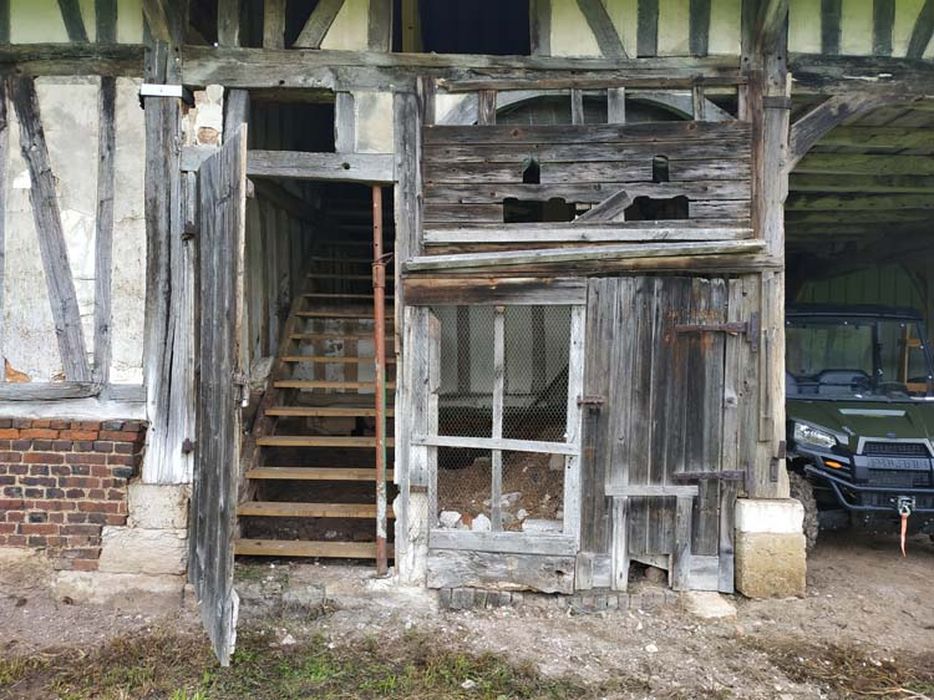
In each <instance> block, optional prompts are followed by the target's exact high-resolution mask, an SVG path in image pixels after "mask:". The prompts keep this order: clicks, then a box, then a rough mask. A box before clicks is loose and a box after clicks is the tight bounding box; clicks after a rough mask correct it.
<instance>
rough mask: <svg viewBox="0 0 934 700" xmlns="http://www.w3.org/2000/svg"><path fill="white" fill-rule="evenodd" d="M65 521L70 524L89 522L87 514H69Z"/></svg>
mask: <svg viewBox="0 0 934 700" xmlns="http://www.w3.org/2000/svg"><path fill="white" fill-rule="evenodd" d="M65 520H67V521H68V522H69V523H86V522H87V521H88V514H87V513H68V514H67V515H66V516H65Z"/></svg>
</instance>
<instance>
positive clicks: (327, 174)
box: [247, 150, 393, 184]
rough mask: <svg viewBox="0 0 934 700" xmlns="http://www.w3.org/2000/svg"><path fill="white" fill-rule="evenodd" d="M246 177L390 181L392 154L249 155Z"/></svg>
mask: <svg viewBox="0 0 934 700" xmlns="http://www.w3.org/2000/svg"><path fill="white" fill-rule="evenodd" d="M247 174H248V175H250V176H255V177H288V178H296V179H303V180H327V181H331V182H371V183H372V182H383V183H387V184H389V183H391V182H392V181H393V158H392V156H391V155H380V154H365V153H306V152H303V151H259V150H253V151H250V152H249V156H248V160H247Z"/></svg>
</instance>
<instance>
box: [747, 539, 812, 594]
mask: <svg viewBox="0 0 934 700" xmlns="http://www.w3.org/2000/svg"><path fill="white" fill-rule="evenodd" d="M735 570H736V589H737V590H738V591H739V592H740V593H742V594H743V595H745V596H747V597H749V598H788V597H791V596H803V595H804V591H805V585H806V583H805V575H806V573H807V564H806V560H805V551H804V534H803V533H801V532H785V533H775V532H737V533H736V543H735Z"/></svg>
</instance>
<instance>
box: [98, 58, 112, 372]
mask: <svg viewBox="0 0 934 700" xmlns="http://www.w3.org/2000/svg"><path fill="white" fill-rule="evenodd" d="M116 98H117V81H116V79H115V78H112V77H107V76H104V77H102V78H101V84H100V93H99V96H98V147H97V152H98V164H97V216H96V229H95V234H96V235H95V244H94V245H95V258H94V269H95V278H94V376H95V378H96V379H97V381H99V382H102V383H104V384H106V383H107V382H108V381H109V379H110V360H111V325H112V323H113V313H112V295H113V290H112V288H111V282H112V278H113V272H112V267H113V235H114V231H113V229H114V170H115V166H114V155H115V154H114V150H115V147H116V127H115V124H114V112H115V109H116Z"/></svg>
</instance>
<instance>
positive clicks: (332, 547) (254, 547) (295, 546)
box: [234, 539, 392, 559]
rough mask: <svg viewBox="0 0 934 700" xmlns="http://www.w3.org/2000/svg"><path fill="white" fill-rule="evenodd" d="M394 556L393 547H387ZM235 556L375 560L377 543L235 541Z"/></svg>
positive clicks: (390, 554)
mask: <svg viewBox="0 0 934 700" xmlns="http://www.w3.org/2000/svg"><path fill="white" fill-rule="evenodd" d="M386 551H387V553H388V554H389V556H392V545H389V544H387V545H386ZM234 554H240V555H243V556H253V557H263V556H268V557H329V558H335V559H375V558H376V543H375V542H329V541H323V542H322V541H313V540H250V539H237V540H234Z"/></svg>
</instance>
